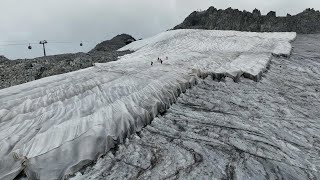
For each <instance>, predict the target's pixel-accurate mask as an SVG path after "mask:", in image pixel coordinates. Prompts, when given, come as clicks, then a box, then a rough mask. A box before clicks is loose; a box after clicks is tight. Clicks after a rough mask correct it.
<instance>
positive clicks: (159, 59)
mask: <svg viewBox="0 0 320 180" xmlns="http://www.w3.org/2000/svg"><path fill="white" fill-rule="evenodd" d="M168 59H169V58H168V56H167V57H166V60H168ZM157 61H158V62H159V63H161V64H162V63H163V60H162V59H161V58H159V57H158V59H157ZM151 66H153V61H151Z"/></svg>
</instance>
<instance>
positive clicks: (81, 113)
mask: <svg viewBox="0 0 320 180" xmlns="http://www.w3.org/2000/svg"><path fill="white" fill-rule="evenodd" d="M295 37H296V34H295V33H248V32H236V31H206V30H176V31H168V32H164V33H161V34H159V35H157V36H155V37H152V38H149V39H145V40H141V41H137V42H134V43H132V44H129V45H128V46H125V47H124V48H122V49H121V50H127V49H129V50H134V51H136V52H134V53H132V54H129V55H126V56H123V57H122V58H121V59H120V60H119V61H116V62H111V63H105V64H96V65H95V66H94V67H91V68H87V69H83V70H80V71H76V72H71V73H67V74H62V75H57V76H52V77H48V78H43V79H40V80H37V81H33V82H29V83H26V84H22V85H18V86H13V87H10V88H6V89H2V90H0V144H1V146H0V179H13V178H14V177H16V176H17V175H18V174H19V173H20V172H21V171H22V170H24V171H25V173H26V174H27V176H28V177H29V178H31V179H61V178H65V177H67V176H68V175H70V174H73V173H74V172H76V171H78V170H79V169H80V168H81V167H83V166H84V165H86V164H88V163H89V162H91V161H92V160H95V159H97V158H98V157H99V156H100V155H102V154H105V153H106V152H107V151H109V150H110V149H111V148H113V147H114V145H115V144H116V143H121V142H123V141H124V139H125V138H126V137H127V136H128V135H129V134H132V133H134V132H136V131H140V130H141V129H142V127H144V126H145V125H147V124H149V123H150V121H151V120H152V119H153V118H154V117H155V116H156V115H157V114H158V113H159V112H164V111H165V110H166V109H167V108H168V107H169V106H170V105H171V104H172V103H173V102H175V100H176V98H177V97H178V95H179V94H180V93H181V92H184V91H186V89H188V88H189V87H190V86H193V85H195V84H196V82H197V79H198V77H205V76H207V75H209V74H211V75H215V74H222V75H224V76H230V77H232V78H235V79H236V78H238V77H240V76H241V75H244V76H248V77H253V78H254V79H256V80H259V79H260V75H261V72H263V71H264V70H265V69H266V68H267V67H268V65H269V63H270V57H271V55H272V54H276V55H289V54H290V52H291V45H290V41H292V40H294V39H295ZM158 57H160V58H161V59H163V60H164V62H163V64H160V63H159V62H157V58H158ZM166 57H168V60H167V59H166ZM151 61H153V62H154V65H153V66H151V65H150V63H151Z"/></svg>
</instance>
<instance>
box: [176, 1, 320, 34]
mask: <svg viewBox="0 0 320 180" xmlns="http://www.w3.org/2000/svg"><path fill="white" fill-rule="evenodd" d="M174 29H211V30H236V31H252V32H297V33H299V34H313V33H320V12H319V11H316V10H314V9H306V10H305V11H303V12H301V13H299V14H297V15H290V14H287V16H286V17H277V16H276V12H274V11H271V12H269V13H268V14H267V15H261V12H260V11H259V10H258V9H254V10H253V12H252V13H251V12H248V11H239V10H238V9H232V8H228V9H226V10H222V9H219V10H218V9H216V8H214V7H210V8H209V9H207V10H206V11H202V12H197V11H194V12H192V13H191V14H190V15H189V16H188V17H187V18H186V19H185V20H184V21H183V23H181V24H179V25H177V26H176V27H174Z"/></svg>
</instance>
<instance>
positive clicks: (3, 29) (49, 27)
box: [0, 0, 320, 58]
mask: <svg viewBox="0 0 320 180" xmlns="http://www.w3.org/2000/svg"><path fill="white" fill-rule="evenodd" d="M209 6H215V7H216V8H223V9H225V8H227V7H233V8H237V9H240V10H248V11H252V10H253V9H254V8H255V7H256V8H258V9H260V10H261V11H262V13H263V14H266V13H267V12H268V11H270V10H275V11H277V13H278V14H279V15H285V14H286V13H287V12H288V13H291V14H296V13H298V12H301V11H302V10H304V9H305V8H307V7H313V8H315V9H320V1H318V0H304V1H301V0H268V1H266V0H1V3H0V22H1V24H0V41H1V42H0V54H4V55H5V56H7V57H9V58H30V57H36V56H41V55H42V49H41V46H39V45H38V44H34V45H33V46H34V48H33V50H32V51H29V50H27V48H26V46H25V45H24V46H1V44H10V43H27V42H35V43H37V42H38V41H39V40H43V39H47V40H48V41H49V44H48V45H47V47H48V54H57V53H66V52H78V51H87V50H89V49H91V48H92V47H93V46H94V45H95V44H96V43H98V42H100V41H102V40H106V39H110V38H111V37H113V36H115V35H117V34H120V33H128V34H131V35H133V36H134V37H136V38H145V37H149V36H152V35H154V34H157V33H159V32H162V31H165V30H167V29H170V28H172V27H173V26H175V25H177V24H179V23H181V22H182V21H183V19H184V18H185V17H186V16H187V15H189V14H190V13H191V12H192V11H194V10H199V9H201V10H205V9H207V8H208V7H209ZM3 41H19V42H3ZM20 41H23V42H20ZM57 41H59V42H61V41H63V42H65V41H67V42H69V41H70V42H74V43H71V44H54V43H51V44H50V42H57ZM80 41H85V43H84V44H85V46H84V47H82V48H81V47H80V46H79V43H80ZM87 41H90V42H87Z"/></svg>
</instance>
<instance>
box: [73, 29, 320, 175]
mask: <svg viewBox="0 0 320 180" xmlns="http://www.w3.org/2000/svg"><path fill="white" fill-rule="evenodd" d="M293 46H294V47H295V48H294V49H293V52H292V55H291V56H290V58H278V57H273V58H272V60H271V61H272V65H271V68H270V69H269V70H268V73H267V74H265V76H264V78H263V79H262V80H261V81H260V82H259V83H256V82H253V81H252V80H248V79H241V83H234V82H232V81H230V78H226V81H220V82H216V81H212V79H211V78H206V79H205V80H199V82H198V84H197V85H196V86H195V87H193V88H192V89H190V90H188V91H187V92H186V93H184V94H182V95H181V96H180V97H179V98H178V100H177V101H176V103H175V104H174V105H172V106H171V107H170V109H168V111H167V112H166V113H164V114H162V115H159V116H158V117H156V118H155V119H154V120H153V121H152V123H151V124H150V125H148V126H147V127H145V128H143V130H142V131H141V132H139V133H137V134H134V135H132V136H131V137H130V138H129V139H128V140H127V141H126V142H125V143H124V144H121V145H119V146H118V148H117V149H116V150H115V151H112V153H111V152H109V153H108V154H107V155H105V156H103V157H101V158H99V159H98V161H97V162H96V163H94V164H93V165H92V166H89V167H86V168H84V169H82V170H81V173H80V172H79V173H78V174H77V176H76V177H74V178H72V180H87V179H121V180H126V179H150V180H158V179H179V180H186V179H240V180H249V179H254V180H256V179H259V180H270V179H286V180H306V179H310V180H311V179H320V157H319V154H320V119H319V117H320V111H319V109H320V86H319V84H320V78H319V77H320V71H319V70H320V59H319V58H318V57H320V49H319V46H320V34H318V35H315V34H313V35H298V37H297V40H295V41H294V42H293ZM228 79H229V80H228Z"/></svg>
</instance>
